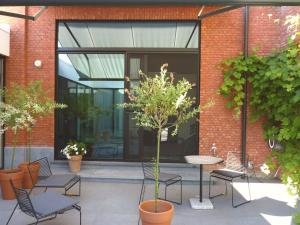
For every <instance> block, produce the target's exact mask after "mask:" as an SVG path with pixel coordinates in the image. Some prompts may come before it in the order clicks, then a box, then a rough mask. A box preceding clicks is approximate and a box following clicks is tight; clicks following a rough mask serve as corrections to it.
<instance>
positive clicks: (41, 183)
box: [6, 157, 81, 225]
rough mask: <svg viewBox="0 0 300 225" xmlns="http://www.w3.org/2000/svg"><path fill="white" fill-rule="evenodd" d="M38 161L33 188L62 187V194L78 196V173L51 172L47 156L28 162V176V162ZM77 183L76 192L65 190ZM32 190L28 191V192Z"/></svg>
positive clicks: (79, 180)
mask: <svg viewBox="0 0 300 225" xmlns="http://www.w3.org/2000/svg"><path fill="white" fill-rule="evenodd" d="M37 162H38V163H39V164H40V171H39V176H38V181H37V183H36V184H35V185H34V187H33V188H35V187H38V188H45V191H47V189H48V188H63V189H64V194H65V195H68V196H80V194H81V178H80V176H79V175H76V174H53V173H52V171H51V167H50V163H49V161H48V158H47V157H44V158H41V159H38V160H36V161H33V162H31V163H29V165H28V171H29V174H30V176H31V177H32V174H31V170H30V168H31V167H30V164H32V163H37ZM77 183H78V194H68V193H67V192H68V191H69V190H70V189H71V188H72V187H74V186H75V185H76V184H77ZM31 191H32V190H30V191H29V194H30V193H31ZM17 207H18V204H16V206H15V207H14V209H13V211H12V213H11V215H10V217H9V219H8V221H7V222H6V225H8V224H9V222H10V220H11V218H12V216H13V214H14V212H15V211H16V209H17Z"/></svg>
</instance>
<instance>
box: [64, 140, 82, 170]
mask: <svg viewBox="0 0 300 225" xmlns="http://www.w3.org/2000/svg"><path fill="white" fill-rule="evenodd" d="M61 153H63V154H64V155H65V156H66V157H67V159H68V161H69V168H70V171H71V172H72V173H78V172H79V171H80V166H81V160H82V156H83V155H85V154H86V153H87V151H86V146H85V144H84V143H82V142H76V141H69V142H68V145H67V146H66V147H65V148H64V149H62V150H61Z"/></svg>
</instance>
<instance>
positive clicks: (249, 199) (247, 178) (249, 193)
mask: <svg viewBox="0 0 300 225" xmlns="http://www.w3.org/2000/svg"><path fill="white" fill-rule="evenodd" d="M246 178H247V183H248V192H249V201H251V192H250V183H249V177H248V175H246Z"/></svg>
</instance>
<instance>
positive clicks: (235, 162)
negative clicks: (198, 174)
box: [209, 152, 251, 208]
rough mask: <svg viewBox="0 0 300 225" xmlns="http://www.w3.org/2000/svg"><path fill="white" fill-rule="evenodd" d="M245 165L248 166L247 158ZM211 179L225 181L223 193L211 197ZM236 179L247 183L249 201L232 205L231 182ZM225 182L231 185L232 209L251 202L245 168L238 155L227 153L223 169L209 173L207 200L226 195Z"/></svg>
mask: <svg viewBox="0 0 300 225" xmlns="http://www.w3.org/2000/svg"><path fill="white" fill-rule="evenodd" d="M245 164H246V165H247V164H248V157H247V160H246V163H245ZM212 177H214V178H218V179H221V180H225V188H226V189H225V193H222V194H217V195H214V196H211V178H212ZM236 178H246V179H247V183H248V191H249V200H248V201H244V202H241V203H239V204H235V203H234V193H233V189H234V188H233V181H234V179H236ZM227 181H229V182H230V184H231V192H232V193H231V203H232V207H234V208H236V207H238V206H240V205H243V204H246V203H249V202H250V201H251V193H250V185H249V177H248V175H247V170H246V168H245V166H244V165H243V164H242V161H241V154H240V153H236V152H228V154H227V159H226V165H225V168H223V169H218V170H213V171H212V172H211V173H210V176H209V198H215V197H218V196H220V195H224V194H227V183H226V182H227Z"/></svg>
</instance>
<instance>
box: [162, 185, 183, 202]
mask: <svg viewBox="0 0 300 225" xmlns="http://www.w3.org/2000/svg"><path fill="white" fill-rule="evenodd" d="M177 182H180V202H176V201H172V200H168V199H167V192H168V187H169V186H170V185H172V184H175V183H177ZM175 183H172V184H169V185H167V184H165V198H164V199H163V200H165V201H168V202H172V203H175V204H177V205H182V179H180V180H178V181H176V182H175Z"/></svg>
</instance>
